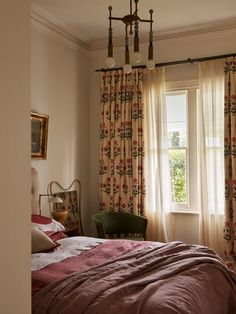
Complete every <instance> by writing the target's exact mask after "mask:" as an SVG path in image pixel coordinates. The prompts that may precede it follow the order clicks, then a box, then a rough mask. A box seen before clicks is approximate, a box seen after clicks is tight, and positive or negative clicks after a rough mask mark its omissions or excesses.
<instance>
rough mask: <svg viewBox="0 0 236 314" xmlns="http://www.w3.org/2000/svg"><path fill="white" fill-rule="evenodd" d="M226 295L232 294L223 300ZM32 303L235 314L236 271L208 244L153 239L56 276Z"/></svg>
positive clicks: (91, 311) (71, 309)
mask: <svg viewBox="0 0 236 314" xmlns="http://www.w3.org/2000/svg"><path fill="white" fill-rule="evenodd" d="M101 246H102V245H101ZM206 273H207V274H208V275H209V279H208V280H205V279H204V280H205V281H204V282H205V284H202V280H203V277H202V275H201V274H205V276H206ZM216 274H217V276H216ZM192 275H194V278H193V277H192ZM190 279H191V280H190ZM190 284H191V286H190ZM186 287H188V289H186ZM183 291H184V292H189V293H183ZM188 296H190V297H188ZM193 296H194V297H193ZM222 297H224V298H225V297H227V298H228V299H227V301H228V302H227V301H226V302H224V304H223V305H222V302H221V301H220V300H222ZM230 299H231V300H230ZM212 300H213V302H212ZM32 304H33V313H34V314H44V313H50V314H56V313H57V314H65V313H66V314H74V313H78V314H80V313H81V314H82V313H86V314H95V313H96V314H99V313H101V314H104V313H107V314H108V313H109V314H111V313H114V314H116V313H120V312H122V314H126V313H127V314H132V313H134V314H138V313H140V314H144V313H145V314H146V313H161V314H165V313H167V314H171V313H182V314H189V313H191V314H201V313H202V314H211V313H212V314H227V313H228V314H232V313H234V312H235V311H236V276H235V274H233V273H232V272H229V271H228V270H227V269H226V267H225V265H224V264H223V263H222V260H221V259H220V258H219V257H218V256H217V255H215V254H214V252H213V251H211V250H209V249H207V248H206V247H202V246H191V245H186V244H183V243H182V242H171V243H168V244H162V245H161V244H159V245H157V246H156V247H155V245H154V244H153V246H152V245H151V243H150V244H149V246H148V244H147V247H146V248H143V250H142V251H140V250H136V251H135V252H130V253H127V254H125V255H121V256H118V257H117V258H115V259H113V260H112V261H108V262H105V263H104V264H102V265H101V264H100V265H98V266H95V267H93V268H92V269H89V270H85V271H84V272H81V273H74V274H72V275H69V276H67V277H66V278H64V279H63V278H62V279H60V280H58V281H56V282H53V283H52V284H50V285H48V286H46V287H45V288H43V289H42V290H41V291H39V292H38V293H36V294H35V295H34V296H33V303H32ZM200 305H201V306H200Z"/></svg>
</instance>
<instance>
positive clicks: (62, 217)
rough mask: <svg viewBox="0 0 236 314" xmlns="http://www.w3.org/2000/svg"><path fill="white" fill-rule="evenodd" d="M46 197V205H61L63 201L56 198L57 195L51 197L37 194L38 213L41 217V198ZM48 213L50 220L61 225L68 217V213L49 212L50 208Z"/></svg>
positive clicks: (50, 195)
mask: <svg viewBox="0 0 236 314" xmlns="http://www.w3.org/2000/svg"><path fill="white" fill-rule="evenodd" d="M46 196H47V197H48V203H51V204H59V203H63V200H62V199H61V198H60V197H59V196H57V195H52V194H39V212H40V215H41V212H42V209H41V197H46ZM50 213H51V215H52V218H53V219H55V220H57V221H59V222H60V223H63V221H64V220H65V219H66V217H67V216H68V211H61V212H57V211H51V208H50Z"/></svg>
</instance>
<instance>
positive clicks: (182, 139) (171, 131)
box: [166, 91, 188, 205]
mask: <svg viewBox="0 0 236 314" xmlns="http://www.w3.org/2000/svg"><path fill="white" fill-rule="evenodd" d="M166 110H167V132H168V146H169V164H170V178H171V195H172V203H174V204H185V205H186V204H187V202H188V189H187V172H186V171H187V92H186V91H181V92H175V93H170V94H167V95H166Z"/></svg>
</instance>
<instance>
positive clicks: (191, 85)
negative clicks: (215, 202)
mask: <svg viewBox="0 0 236 314" xmlns="http://www.w3.org/2000/svg"><path fill="white" fill-rule="evenodd" d="M198 89H199V82H198V80H194V81H181V82H179V81H178V82H170V83H167V84H166V90H165V94H166V95H168V94H169V95H171V94H172V95H175V94H179V93H182V92H183V91H184V92H186V97H187V99H186V100H187V108H186V115H187V117H186V132H187V134H186V145H187V146H186V148H187V150H186V188H187V202H186V203H184V204H181V203H172V202H171V208H170V211H171V212H182V213H193V214H194V213H199V211H198V206H197V195H198V189H197V136H196V134H197V90H198ZM168 150H169V149H168ZM170 188H171V187H170Z"/></svg>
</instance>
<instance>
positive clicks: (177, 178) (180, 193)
mask: <svg viewBox="0 0 236 314" xmlns="http://www.w3.org/2000/svg"><path fill="white" fill-rule="evenodd" d="M169 164H170V177H171V195H172V202H173V203H181V204H186V203H187V184H186V149H185V148H183V149H169Z"/></svg>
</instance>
